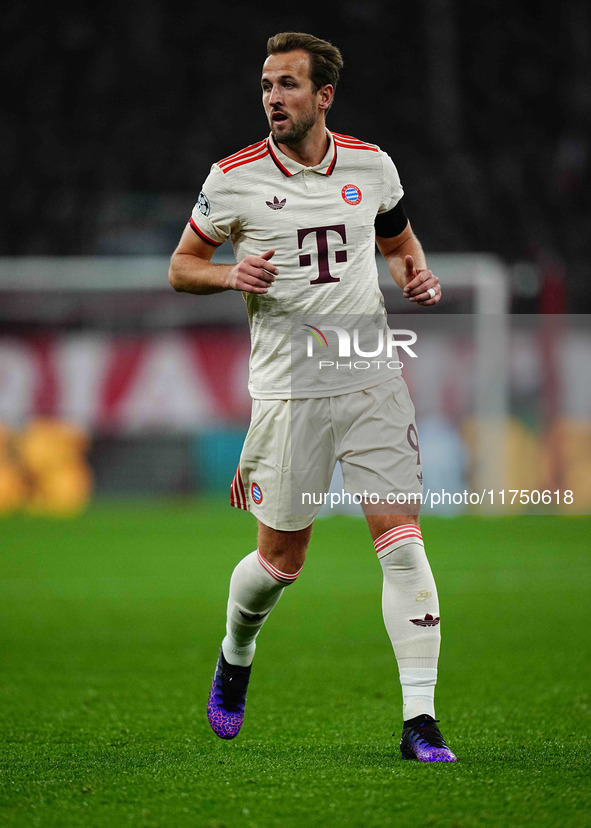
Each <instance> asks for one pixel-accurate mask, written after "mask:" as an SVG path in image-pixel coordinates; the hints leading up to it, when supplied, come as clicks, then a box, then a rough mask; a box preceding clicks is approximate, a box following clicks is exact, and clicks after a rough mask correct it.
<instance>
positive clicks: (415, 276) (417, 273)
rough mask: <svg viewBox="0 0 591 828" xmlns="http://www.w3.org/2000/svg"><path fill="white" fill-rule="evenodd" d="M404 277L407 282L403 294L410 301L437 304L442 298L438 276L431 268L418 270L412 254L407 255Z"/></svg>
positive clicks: (418, 303) (419, 303)
mask: <svg viewBox="0 0 591 828" xmlns="http://www.w3.org/2000/svg"><path fill="white" fill-rule="evenodd" d="M404 278H405V280H406V283H405V285H404V289H403V291H402V295H403V296H404V298H405V299H408V301H409V302H416V303H417V305H436V304H437V303H438V302H439V300H440V299H441V285H440V284H439V279H438V278H437V276H435V274H434V273H433V272H432V271H430V270H417V268H416V267H415V264H414V260H413V257H412V256H405V259H404ZM430 290H431V293H430V292H429V291H430ZM433 291H434V293H433Z"/></svg>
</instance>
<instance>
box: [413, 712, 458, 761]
mask: <svg viewBox="0 0 591 828" xmlns="http://www.w3.org/2000/svg"><path fill="white" fill-rule="evenodd" d="M438 721H439V719H434V718H433V717H432V716H429V715H427V714H425V715H423V716H415V718H414V719H409V720H408V721H407V722H405V723H404V726H403V728H402V738H401V740H400V752H401V753H402V758H403V759H417V760H418V761H419V762H455V761H456V757H455V756H454V754H453V753H452V752H451V750H450V749H449V748H448V746H447V745H446V744H445V740H444V738H443V736H442V735H441V732H440V730H439V728H438V727H437V724H436V722H438Z"/></svg>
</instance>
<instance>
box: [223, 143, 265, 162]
mask: <svg viewBox="0 0 591 828" xmlns="http://www.w3.org/2000/svg"><path fill="white" fill-rule="evenodd" d="M266 143H267V142H266V141H257V143H256V144H251V145H250V146H249V147H244V149H241V150H238V152H234V153H232V155H228V156H227V158H222V160H221V161H218V162H217V164H218V167H221V166H222V164H227V163H228V162H231V161H234V160H235V159H236V158H239V157H241V156H243V155H250V154H252V153H253V152H257V151H258V150H259V149H261V148H262V147H263V146H264V145H265V144H266Z"/></svg>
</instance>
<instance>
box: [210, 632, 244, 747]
mask: <svg viewBox="0 0 591 828" xmlns="http://www.w3.org/2000/svg"><path fill="white" fill-rule="evenodd" d="M251 669H252V665H251V666H249V667H237V666H235V665H234V664H228V662H227V661H226V659H225V658H224V654H223V652H222V650H221V648H220V654H219V656H218V663H217V664H216V667H215V673H214V676H213V682H212V683H211V690H210V691H209V699H208V700H207V719H208V721H209V724H210V725H211V727H212V730H213V731H214V733H217V735H218V736H219V737H220V739H233V738H234V737H235V736H238V733H239V732H240V728H241V727H242V722H243V721H244V705H245V704H246V689H247V687H248V681H249V679H250V671H251Z"/></svg>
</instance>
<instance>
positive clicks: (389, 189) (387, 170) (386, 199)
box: [378, 152, 404, 213]
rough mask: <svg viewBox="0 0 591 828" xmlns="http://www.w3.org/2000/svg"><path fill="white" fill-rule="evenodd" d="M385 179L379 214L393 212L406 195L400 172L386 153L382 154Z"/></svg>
mask: <svg viewBox="0 0 591 828" xmlns="http://www.w3.org/2000/svg"><path fill="white" fill-rule="evenodd" d="M380 154H381V157H382V167H383V178H382V203H381V204H380V207H379V209H378V213H387V212H388V210H392V209H393V208H394V207H395V206H396V205H397V204H398V202H399V201H400V199H401V198H402V196H403V195H404V190H403V189H402V184H401V183H400V176H399V175H398V170H397V169H396V167H395V166H394V162H393V161H392V159H391V158H390V156H389V155H388V154H387V153H386V152H381V153H380Z"/></svg>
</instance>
